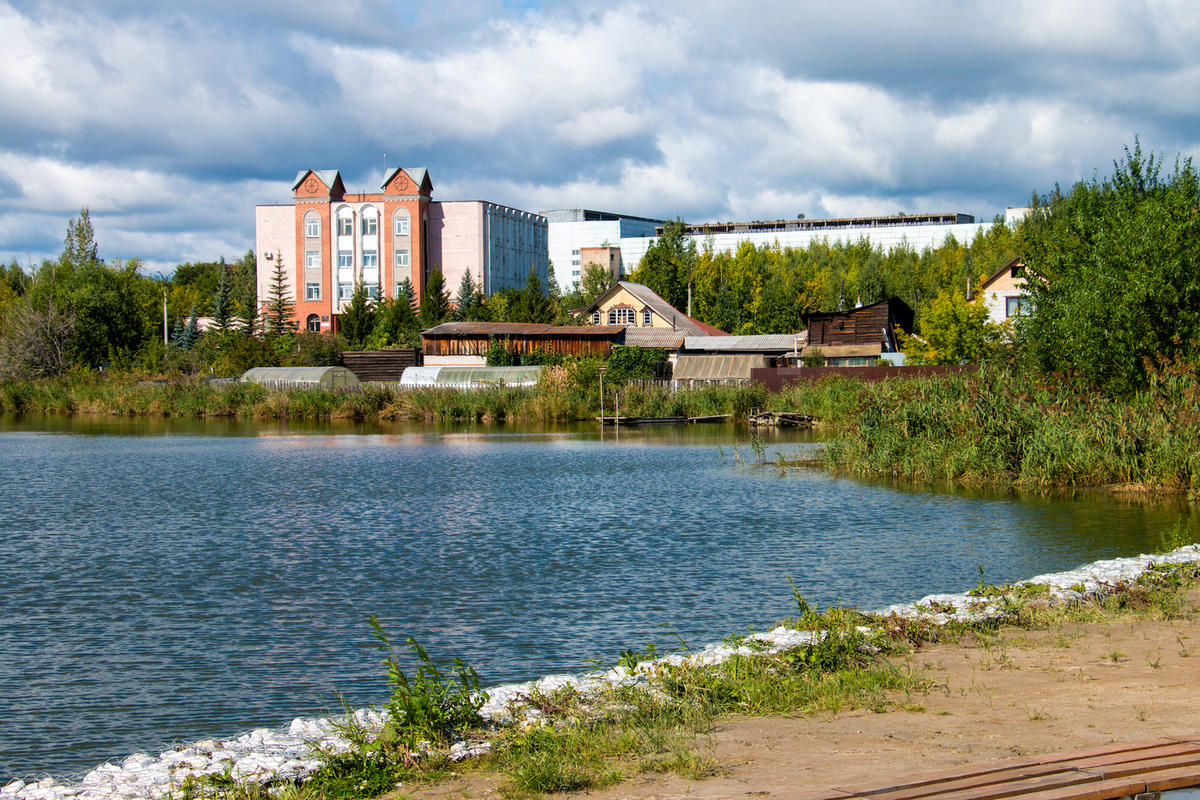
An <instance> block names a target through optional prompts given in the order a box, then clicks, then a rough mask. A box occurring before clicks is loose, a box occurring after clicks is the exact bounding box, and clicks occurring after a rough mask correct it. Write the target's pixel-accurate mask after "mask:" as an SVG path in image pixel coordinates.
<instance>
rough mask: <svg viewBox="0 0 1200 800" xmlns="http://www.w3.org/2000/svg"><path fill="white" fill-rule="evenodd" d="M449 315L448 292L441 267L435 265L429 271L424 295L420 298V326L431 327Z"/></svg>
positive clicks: (439, 323) (440, 322) (443, 320)
mask: <svg viewBox="0 0 1200 800" xmlns="http://www.w3.org/2000/svg"><path fill="white" fill-rule="evenodd" d="M449 316H450V293H449V292H447V291H446V281H445V279H444V278H443V277H442V270H441V268H438V267H435V268H434V270H433V272H431V273H429V280H428V281H427V282H426V284H425V295H424V296H423V297H422V298H421V317H420V322H421V328H422V329H425V328H432V327H434V326H436V325H441V324H442V323H443V322H445V321H446V319H447V318H448V317H449Z"/></svg>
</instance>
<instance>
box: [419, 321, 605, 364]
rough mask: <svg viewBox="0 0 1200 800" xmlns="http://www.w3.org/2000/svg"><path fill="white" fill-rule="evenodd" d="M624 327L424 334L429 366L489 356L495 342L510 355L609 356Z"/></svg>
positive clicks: (511, 325)
mask: <svg viewBox="0 0 1200 800" xmlns="http://www.w3.org/2000/svg"><path fill="white" fill-rule="evenodd" d="M624 334H625V326H624V325H539V324H534V323H527V322H445V323H443V324H441V325H438V326H437V327H436V328H430V329H429V330H427V331H422V332H421V349H422V351H423V352H424V355H425V361H426V363H429V360H430V359H431V358H433V359H437V358H446V357H454V358H461V357H479V358H483V357H485V356H487V351H488V347H489V346H490V345H491V341H492V339H496V340H498V341H501V342H504V347H505V349H506V350H507V351H508V352H510V353H517V354H521V355H524V354H526V353H532V352H533V351H534V350H541V351H542V352H544V353H552V354H559V355H564V356H608V355H609V354H610V353H611V352H612V346H613V345H614V344H620V343H621V341H622V338H623V336H624Z"/></svg>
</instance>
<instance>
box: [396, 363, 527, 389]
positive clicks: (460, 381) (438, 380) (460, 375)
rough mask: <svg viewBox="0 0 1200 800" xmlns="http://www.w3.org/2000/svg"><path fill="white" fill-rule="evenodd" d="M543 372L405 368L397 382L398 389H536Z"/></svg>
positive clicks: (512, 368) (495, 368)
mask: <svg viewBox="0 0 1200 800" xmlns="http://www.w3.org/2000/svg"><path fill="white" fill-rule="evenodd" d="M541 374H542V368H541V367H540V366H536V367H408V368H407V369H405V370H404V375H403V376H401V378H400V388H402V389H420V388H425V387H430V386H442V387H447V388H451V389H479V388H482V387H484V386H495V385H497V384H504V385H505V386H536V385H537V382H538V378H539V377H540V376H541Z"/></svg>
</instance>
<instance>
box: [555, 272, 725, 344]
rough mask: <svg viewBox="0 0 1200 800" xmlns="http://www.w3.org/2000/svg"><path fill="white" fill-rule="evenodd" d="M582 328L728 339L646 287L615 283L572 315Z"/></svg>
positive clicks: (628, 283)
mask: <svg viewBox="0 0 1200 800" xmlns="http://www.w3.org/2000/svg"><path fill="white" fill-rule="evenodd" d="M575 316H576V317H577V318H581V319H582V320H583V323H584V324H585V325H624V326H625V327H627V328H630V329H633V328H651V329H661V330H666V331H676V332H679V333H682V334H684V335H685V336H728V335H729V334H727V333H726V332H725V331H723V330H721V329H719V328H715V327H713V326H712V325H709V324H708V323H706V322H701V321H700V320H697V319H693V318H691V317H689V316H688V315H687V314H684V313H683V312H682V311H680V310H679V309H677V308H675V306H673V305H671V304H670V303H668V302H667V301H666V300H664V299H663V298H662V297H661V296H660V295H659V294H658V293H657V292H655V291H654V290H653V289H651V288H650V287H649V286H643V285H642V284H640V283H632V282H631V281H618V282H617V283H614V284H613V285H612V286H610V287H608V290H607V291H605V292H604V294H602V295H600V296H599V297H597V298H596V299H595V300H594V301H593V302H592V304H591V305H589V306H587V307H586V308H583V309H580V310H579V311H577V312H576V313H575Z"/></svg>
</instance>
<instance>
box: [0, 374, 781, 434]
mask: <svg viewBox="0 0 1200 800" xmlns="http://www.w3.org/2000/svg"><path fill="white" fill-rule="evenodd" d="M616 391H617V389H616V388H613V387H608V388H607V395H608V404H609V405H608V408H607V412H608V413H612V410H613V409H612V404H613V402H614V392H616ZM619 391H620V408H621V413H622V414H624V415H631V416H702V415H710V414H733V415H735V416H737V417H742V418H744V417H745V416H746V415H747V414H748V413H749V412H750V411H751V410H752V409H754V408H761V407H763V406H764V405H765V403H766V399H767V394H766V391H765V390H764V389H763V388H762V387H760V386H712V387H706V388H703V389H696V390H690V391H681V392H671V391H670V390H669V389H666V388H662V387H654V386H649V387H641V386H630V387H622V388H620V389H619ZM599 404H600V397H599V389H598V386H595V387H593V386H590V385H584V386H579V385H576V384H574V383H572V382H571V381H569V380H566V379H564V377H563V376H562V375H561V374H560V373H553V372H551V373H548V374H547V376H546V378H545V379H544V380H543V381H542V383H541V384H540V385H539V386H536V387H528V388H521V387H512V386H494V387H489V388H485V389H477V390H472V391H465V390H459V389H442V388H428V389H411V390H410V389H405V390H401V389H398V388H393V387H388V386H365V387H363V388H362V389H361V390H356V391H343V390H331V389H321V388H305V389H287V390H278V391H277V390H271V389H264V388H263V387H261V386H258V385H255V384H243V383H236V382H234V383H228V382H216V381H205V380H200V379H194V378H178V379H173V380H170V381H164V380H148V379H144V378H141V377H139V376H136V375H131V374H103V373H94V372H85V373H77V374H73V375H67V376H64V377H60V378H53V379H46V380H10V381H4V382H0V412H4V413H12V414H25V413H38V414H63V415H72V414H101V415H116V416H151V417H185V418H201V417H230V418H239V419H253V420H356V421H362V420H427V421H440V422H472V421H486V422H500V421H505V420H513V421H524V422H563V421H569V420H576V419H590V418H594V417H595V416H597V415H598V414H599V411H600V406H599Z"/></svg>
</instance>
